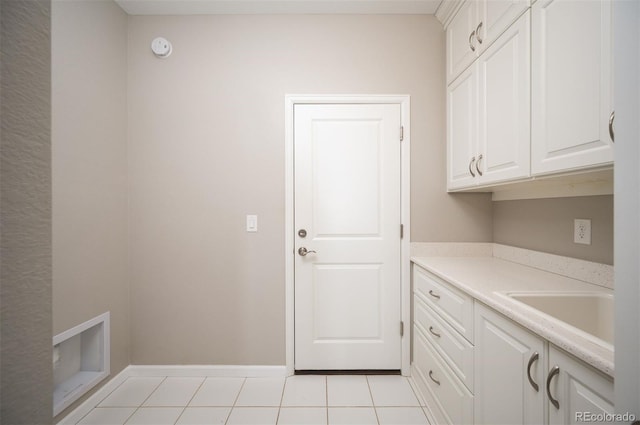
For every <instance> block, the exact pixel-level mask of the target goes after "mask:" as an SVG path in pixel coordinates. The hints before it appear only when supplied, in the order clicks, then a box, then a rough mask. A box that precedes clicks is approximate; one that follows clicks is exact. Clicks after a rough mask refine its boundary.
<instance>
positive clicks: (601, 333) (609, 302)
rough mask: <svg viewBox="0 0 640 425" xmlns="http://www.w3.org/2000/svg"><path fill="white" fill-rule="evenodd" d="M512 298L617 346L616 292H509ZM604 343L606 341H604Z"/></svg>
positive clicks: (594, 337) (597, 340)
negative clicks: (615, 321) (615, 329)
mask: <svg viewBox="0 0 640 425" xmlns="http://www.w3.org/2000/svg"><path fill="white" fill-rule="evenodd" d="M505 295H507V296H508V297H509V298H511V299H513V300H515V301H518V302H520V303H523V304H525V305H527V306H529V307H532V308H534V309H536V310H538V311H540V312H542V313H544V314H547V315H549V316H551V317H553V318H555V319H557V320H559V321H561V322H564V323H566V324H568V325H570V326H573V327H574V328H577V329H579V330H580V331H582V332H585V333H587V334H588V335H589V336H591V337H593V338H590V339H595V341H594V342H597V343H600V344H601V345H605V346H611V347H612V346H613V329H614V307H613V295H612V294H604V293H592V292H566V293H565V292H508V293H506V294H505ZM602 342H604V343H605V344H602Z"/></svg>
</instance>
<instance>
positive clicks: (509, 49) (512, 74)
mask: <svg viewBox="0 0 640 425" xmlns="http://www.w3.org/2000/svg"><path fill="white" fill-rule="evenodd" d="M530 23H531V20H530V13H529V11H527V12H526V13H525V14H524V15H523V16H522V17H521V18H520V19H519V20H518V21H517V22H516V23H515V24H513V25H512V26H511V27H509V29H508V30H507V31H506V32H504V33H503V34H502V35H501V36H500V38H499V39H498V40H497V41H496V42H495V43H494V44H492V45H491V47H489V49H487V50H486V51H485V52H484V53H483V54H482V55H481V56H480V58H479V59H478V62H479V72H480V83H479V108H478V124H479V127H478V143H479V147H478V155H482V157H480V158H479V159H477V164H478V167H477V168H478V170H479V174H480V175H479V176H478V177H479V180H480V181H479V183H480V185H484V184H489V183H494V182H498V181H505V180H513V179H517V178H522V177H528V176H529V169H530V157H531V156H530V143H531V140H530V138H531V131H530V130H531V128H530V123H531V119H530V111H531V99H530V91H531V79H530V41H529V40H530V38H529V35H530V31H531V24H530Z"/></svg>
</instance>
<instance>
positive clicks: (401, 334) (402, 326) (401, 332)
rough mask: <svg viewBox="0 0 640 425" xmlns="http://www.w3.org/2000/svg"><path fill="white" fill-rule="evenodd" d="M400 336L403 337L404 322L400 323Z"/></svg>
mask: <svg viewBox="0 0 640 425" xmlns="http://www.w3.org/2000/svg"><path fill="white" fill-rule="evenodd" d="M400 336H404V322H400Z"/></svg>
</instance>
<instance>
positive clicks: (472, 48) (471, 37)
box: [469, 31, 476, 52]
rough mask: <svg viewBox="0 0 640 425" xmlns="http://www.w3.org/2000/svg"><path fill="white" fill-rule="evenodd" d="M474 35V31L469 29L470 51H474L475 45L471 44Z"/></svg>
mask: <svg viewBox="0 0 640 425" xmlns="http://www.w3.org/2000/svg"><path fill="white" fill-rule="evenodd" d="M475 35H476V32H475V31H471V34H469V48H470V49H471V51H472V52H475V51H476V46H474V45H473V37H474V36H475Z"/></svg>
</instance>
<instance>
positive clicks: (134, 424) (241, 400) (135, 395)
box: [78, 375, 428, 425]
mask: <svg viewBox="0 0 640 425" xmlns="http://www.w3.org/2000/svg"><path fill="white" fill-rule="evenodd" d="M78 424H82V425H124V424H127V425H138V424H139V425H142V424H145V425H164V424H170V425H174V424H178V425H210V424H227V425H276V424H279V425H369V424H372V425H426V424H428V421H427V418H426V416H425V414H424V411H423V407H422V406H421V405H420V402H419V401H418V398H417V397H416V395H415V394H414V392H413V389H412V388H411V385H410V384H409V381H408V380H407V378H404V377H402V376H380V375H376V376H363V375H330V376H316V375H298V376H291V377H289V378H220V377H130V378H128V379H127V380H126V381H124V382H123V383H122V384H121V385H120V386H119V387H118V388H116V389H115V390H114V391H113V392H112V393H111V394H109V395H108V396H107V397H105V398H104V400H102V401H100V403H98V405H97V406H95V408H94V409H93V410H91V411H90V412H89V413H88V414H87V415H86V416H85V417H84V418H82V420H80V422H78Z"/></svg>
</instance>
